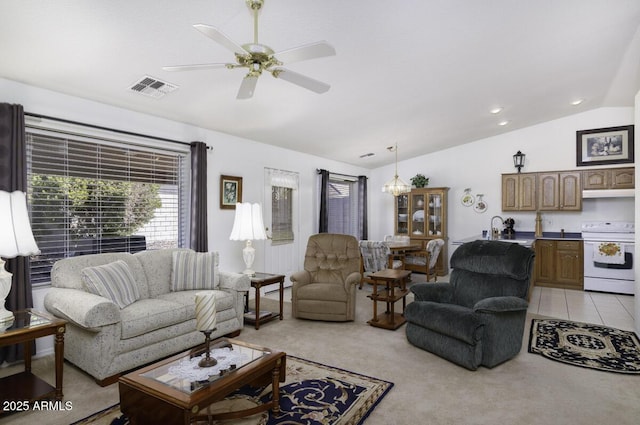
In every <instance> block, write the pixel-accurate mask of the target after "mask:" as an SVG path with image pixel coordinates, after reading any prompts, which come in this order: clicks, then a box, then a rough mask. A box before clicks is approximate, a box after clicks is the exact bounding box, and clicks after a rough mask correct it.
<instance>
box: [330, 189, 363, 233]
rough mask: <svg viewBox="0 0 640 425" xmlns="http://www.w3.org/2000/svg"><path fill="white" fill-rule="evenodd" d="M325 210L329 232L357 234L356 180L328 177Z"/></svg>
mask: <svg viewBox="0 0 640 425" xmlns="http://www.w3.org/2000/svg"><path fill="white" fill-rule="evenodd" d="M328 189H329V190H328V192H327V195H328V197H327V212H328V215H329V221H328V225H329V229H328V231H329V233H340V234H345V235H354V236H356V235H357V234H358V195H357V193H358V190H357V182H353V181H348V180H337V179H332V178H330V179H329V187H328Z"/></svg>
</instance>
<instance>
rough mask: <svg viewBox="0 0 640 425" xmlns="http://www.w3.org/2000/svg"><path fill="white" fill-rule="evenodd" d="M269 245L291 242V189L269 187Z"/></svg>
mask: <svg viewBox="0 0 640 425" xmlns="http://www.w3.org/2000/svg"><path fill="white" fill-rule="evenodd" d="M271 227H272V230H271V231H272V234H271V243H273V244H275V245H278V244H283V243H290V242H293V189H291V188H290V187H282V186H272V187H271Z"/></svg>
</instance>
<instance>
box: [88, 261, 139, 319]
mask: <svg viewBox="0 0 640 425" xmlns="http://www.w3.org/2000/svg"><path fill="white" fill-rule="evenodd" d="M81 275H82V283H83V284H84V287H85V288H86V290H87V291H88V292H90V293H92V294H95V295H100V296H101V297H105V298H107V299H109V300H111V301H113V302H114V303H115V304H116V305H117V306H118V307H120V308H125V307H126V306H128V305H129V304H131V303H133V302H134V301H136V300H138V299H140V291H139V290H138V285H136V281H135V279H134V278H133V274H132V273H131V269H129V266H128V265H127V263H125V262H124V261H122V260H118V261H114V262H113V263H109V264H105V265H103V266H95V267H87V268H84V269H82V272H81Z"/></svg>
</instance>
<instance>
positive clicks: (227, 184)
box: [220, 175, 242, 210]
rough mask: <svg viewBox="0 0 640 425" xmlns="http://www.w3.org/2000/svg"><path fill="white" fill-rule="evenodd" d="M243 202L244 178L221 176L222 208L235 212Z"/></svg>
mask: <svg viewBox="0 0 640 425" xmlns="http://www.w3.org/2000/svg"><path fill="white" fill-rule="evenodd" d="M236 202H242V177H234V176H224V175H221V176H220V208H221V209H223V210H224V209H228V210H235V209H236Z"/></svg>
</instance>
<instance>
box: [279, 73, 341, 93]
mask: <svg viewBox="0 0 640 425" xmlns="http://www.w3.org/2000/svg"><path fill="white" fill-rule="evenodd" d="M271 73H272V75H273V76H274V77H276V78H281V79H283V80H285V81H288V82H290V83H293V84H295V85H298V86H300V87H304V88H305V89H307V90H311V91H313V92H316V93H325V92H326V91H328V90H329V88H330V87H331V86H330V85H329V84H327V83H323V82H322V81H318V80H314V79H313V78H309V77H307V76H305V75H302V74H298V73H297V72H293V71H289V70H288V69H284V68H276V69H274V70H272V71H271Z"/></svg>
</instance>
